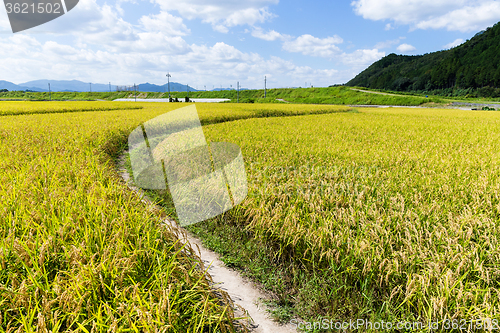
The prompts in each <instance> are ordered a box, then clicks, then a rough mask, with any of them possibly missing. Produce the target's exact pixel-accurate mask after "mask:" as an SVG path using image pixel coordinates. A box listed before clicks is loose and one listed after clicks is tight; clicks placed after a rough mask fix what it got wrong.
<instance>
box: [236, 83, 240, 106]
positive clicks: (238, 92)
mask: <svg viewBox="0 0 500 333" xmlns="http://www.w3.org/2000/svg"><path fill="white" fill-rule="evenodd" d="M239 102H240V81H238V82H237V83H236V103H239Z"/></svg>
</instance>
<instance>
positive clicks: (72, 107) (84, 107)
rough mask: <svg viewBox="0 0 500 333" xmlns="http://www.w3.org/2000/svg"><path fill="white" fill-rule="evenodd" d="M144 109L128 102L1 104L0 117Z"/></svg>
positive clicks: (16, 102) (3, 102) (4, 102)
mask: <svg viewBox="0 0 500 333" xmlns="http://www.w3.org/2000/svg"><path fill="white" fill-rule="evenodd" d="M124 109H128V110H130V109H142V106H139V105H137V104H134V103H126V102H113V103H110V102H18V101H15V102H8V101H7V102H6V101H2V102H0V115H1V116H6V115H21V114H34V113H66V112H79V111H110V110H124Z"/></svg>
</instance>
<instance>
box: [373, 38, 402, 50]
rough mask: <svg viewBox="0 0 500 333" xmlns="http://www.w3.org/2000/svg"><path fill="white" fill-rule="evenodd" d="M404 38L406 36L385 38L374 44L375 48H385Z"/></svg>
mask: <svg viewBox="0 0 500 333" xmlns="http://www.w3.org/2000/svg"><path fill="white" fill-rule="evenodd" d="M403 39H406V37H399V38H398V39H392V40H386V41H385V42H379V43H377V44H376V45H375V48H376V49H379V50H380V49H387V48H389V47H392V46H393V45H396V44H399V43H400V42H401V40H403Z"/></svg>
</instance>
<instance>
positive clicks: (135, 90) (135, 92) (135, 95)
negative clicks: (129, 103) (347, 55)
mask: <svg viewBox="0 0 500 333" xmlns="http://www.w3.org/2000/svg"><path fill="white" fill-rule="evenodd" d="M134 97H135V101H136V102H137V89H136V88H135V83H134Z"/></svg>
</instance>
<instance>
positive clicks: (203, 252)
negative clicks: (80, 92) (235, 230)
mask: <svg viewBox="0 0 500 333" xmlns="http://www.w3.org/2000/svg"><path fill="white" fill-rule="evenodd" d="M118 170H119V173H120V176H121V177H122V178H123V180H124V181H125V183H126V184H127V186H128V187H129V188H130V189H131V190H133V191H134V192H136V193H137V194H138V195H139V196H140V197H141V199H142V200H143V202H145V203H147V204H149V205H153V202H152V201H151V200H150V199H149V198H148V197H147V196H146V195H145V194H144V192H143V191H142V190H141V189H139V188H137V187H135V186H133V185H132V182H131V180H130V175H129V174H128V171H127V170H126V168H125V154H124V155H122V156H121V157H120V160H119V164H118ZM164 223H166V224H169V225H172V226H174V227H176V228H178V229H180V230H181V231H182V232H183V235H182V238H181V239H180V240H181V241H182V242H183V243H189V244H191V246H192V248H193V249H199V257H200V258H201V259H202V261H203V262H204V265H205V267H209V269H208V273H209V274H210V276H211V277H212V280H213V282H214V283H215V286H214V287H215V288H219V289H221V290H224V291H225V292H227V293H228V294H229V296H230V297H231V299H232V301H233V302H234V303H235V304H237V305H239V306H241V307H242V308H243V309H245V310H246V314H244V313H242V312H240V313H238V312H237V311H236V314H237V315H238V316H239V317H243V316H250V317H251V318H252V320H251V321H250V323H249V325H248V328H249V330H250V332H254V333H268V332H269V333H291V332H297V330H296V329H294V327H293V326H292V325H291V324H287V325H280V324H278V323H276V322H275V321H274V320H272V319H271V318H270V317H269V315H268V313H267V311H266V310H265V309H266V306H265V305H264V304H263V303H262V301H261V300H262V299H271V297H270V295H268V294H266V293H265V292H263V291H262V289H261V288H259V287H258V286H257V285H256V284H255V283H253V282H251V281H250V280H249V279H246V278H244V277H242V276H241V275H240V274H239V273H238V272H236V271H234V270H232V269H229V268H227V267H226V266H225V264H224V263H223V262H222V261H221V260H220V259H219V256H218V254H217V253H215V252H213V251H211V250H209V249H207V248H205V247H204V246H203V244H202V243H201V241H200V240H199V239H198V238H196V237H194V236H193V235H191V234H190V233H189V232H187V231H186V230H185V229H183V228H182V227H180V226H178V225H177V223H176V222H175V221H174V220H172V219H170V218H168V217H167V218H165V219H164Z"/></svg>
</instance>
